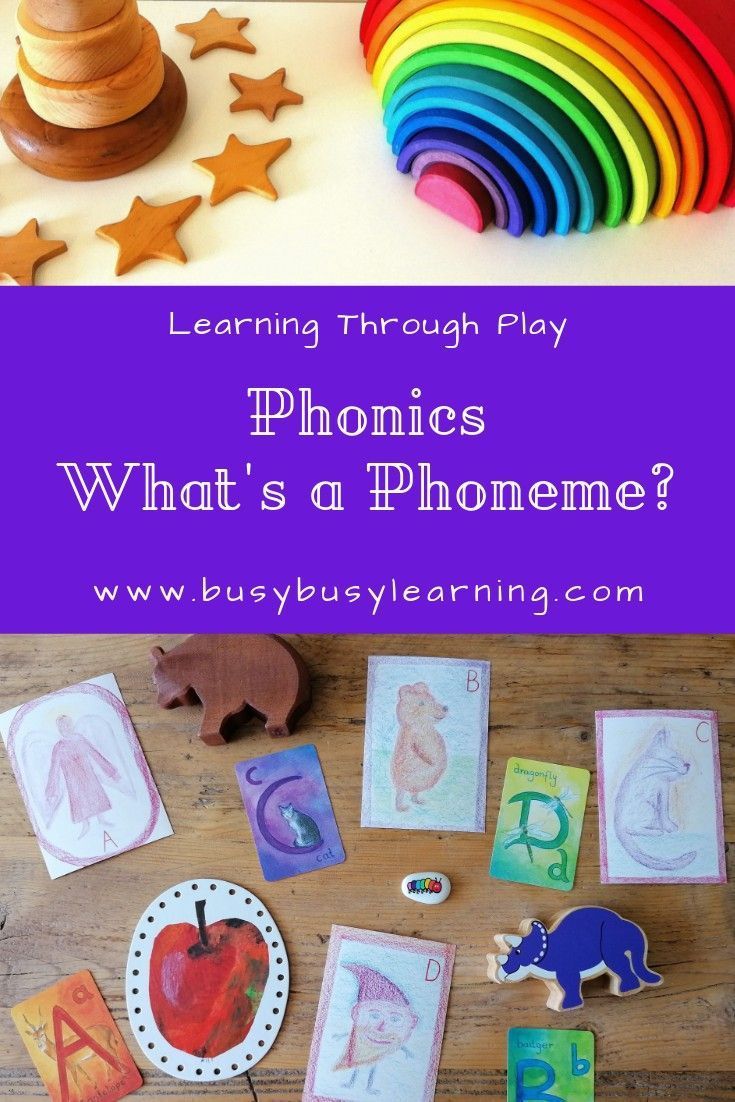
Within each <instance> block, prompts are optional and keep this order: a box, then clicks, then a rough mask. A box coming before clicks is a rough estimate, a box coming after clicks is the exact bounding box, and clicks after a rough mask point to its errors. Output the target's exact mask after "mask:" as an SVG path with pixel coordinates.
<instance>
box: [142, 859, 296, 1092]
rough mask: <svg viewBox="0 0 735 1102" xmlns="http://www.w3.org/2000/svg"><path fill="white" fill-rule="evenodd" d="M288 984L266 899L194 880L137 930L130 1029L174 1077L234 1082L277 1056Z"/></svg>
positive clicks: (151, 910)
mask: <svg viewBox="0 0 735 1102" xmlns="http://www.w3.org/2000/svg"><path fill="white" fill-rule="evenodd" d="M288 985H289V972H288V957H287V955H286V948H285V945H284V943H283V938H282V937H281V934H280V931H279V929H278V927H277V925H276V923H275V921H274V919H273V917H272V916H271V915H270V913H269V912H268V911H267V910H266V908H265V907H264V905H263V904H262V903H261V901H260V900H259V899H258V898H257V897H256V896H254V895H253V894H252V892H249V891H247V890H246V889H245V888H241V887H239V886H238V885H237V884H230V883H229V882H228V881H226V880H209V879H202V880H187V881H184V882H183V883H181V884H176V885H175V886H174V887H173V888H169V889H168V891H165V892H163V893H162V894H161V895H159V896H158V898H157V899H154V900H153V902H152V903H151V904H150V906H149V907H147V908H146V910H145V912H144V914H143V915H142V916H141V919H140V921H139V922H138V925H137V926H136V928H135V933H134V934H133V940H132V944H131V946H130V953H129V956H128V967H127V975H126V995H127V1004H128V1014H129V1017H130V1027H131V1029H132V1031H133V1033H134V1034H135V1037H136V1039H137V1041H138V1044H139V1045H140V1047H141V1049H142V1051H143V1053H144V1054H145V1055H146V1056H147V1057H148V1059H149V1060H151V1061H152V1062H153V1063H154V1064H156V1066H157V1067H160V1068H161V1070H162V1071H165V1072H167V1073H168V1074H169V1075H173V1076H175V1077H176V1078H178V1079H186V1080H189V1081H191V1082H202V1081H203V1082H214V1081H216V1080H218V1079H229V1078H231V1077H232V1076H233V1075H239V1074H240V1073H241V1072H244V1071H247V1070H248V1068H250V1067H252V1066H253V1064H256V1063H257V1062H258V1061H259V1060H260V1059H262V1057H263V1056H265V1054H266V1052H268V1050H269V1049H270V1047H271V1045H272V1044H273V1042H274V1041H275V1039H276V1036H277V1034H278V1030H279V1029H280V1027H281V1022H282V1021H283V1015H284V1012H285V1009H286V1001H287V999H288Z"/></svg>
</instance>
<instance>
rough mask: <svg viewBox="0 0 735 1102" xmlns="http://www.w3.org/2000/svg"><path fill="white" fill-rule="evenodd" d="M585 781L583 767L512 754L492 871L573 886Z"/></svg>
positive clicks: (587, 778) (542, 884) (541, 883)
mask: <svg viewBox="0 0 735 1102" xmlns="http://www.w3.org/2000/svg"><path fill="white" fill-rule="evenodd" d="M589 783H590V775H589V771H588V770H587V769H575V768H574V767H573V766H570V765H552V764H551V763H550V762H546V761H529V760H528V759H527V758H511V759H510V760H509V761H508V764H507V766H506V770H505V782H504V783H503V794H502V796H501V797H500V812H499V814H498V825H497V828H496V832H495V844H494V845H493V855H492V858H491V860H490V875H491V876H494V877H495V878H496V879H498V880H513V881H515V882H516V883H518V884H538V885H539V887H542V888H557V889H558V890H559V891H563V892H569V891H571V890H572V887H573V886H574V874H575V872H576V869H577V857H578V855H579V843H580V841H581V838H582V820H583V818H584V808H585V804H586V802H587V789H588V788H589Z"/></svg>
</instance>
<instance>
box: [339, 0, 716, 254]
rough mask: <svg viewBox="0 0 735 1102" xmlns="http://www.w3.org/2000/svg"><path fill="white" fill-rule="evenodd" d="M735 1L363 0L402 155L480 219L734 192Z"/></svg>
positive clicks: (404, 165) (583, 212)
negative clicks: (734, 9)
mask: <svg viewBox="0 0 735 1102" xmlns="http://www.w3.org/2000/svg"><path fill="white" fill-rule="evenodd" d="M732 3H733V0H728V3H727V4H724V6H723V0H367V4H366V7H365V11H364V15H363V21H362V29H361V37H362V42H363V47H364V51H365V57H366V61H367V67H368V69H369V71H370V72H371V73H372V75H373V82H374V84H375V85H376V88H377V90H378V93H379V95H380V98H381V101H382V106H383V110H384V123H385V127H386V131H387V135H388V140H389V142H390V144H391V146H392V148H393V152H394V153H395V155H396V159H397V166H398V168H399V169H400V170H401V171H402V172H405V173H411V174H412V175H413V177H414V178H415V179H416V181H417V183H416V193H417V195H419V197H420V198H423V199H425V200H426V201H427V202H429V203H431V204H432V205H433V206H436V207H439V208H440V209H442V210H443V211H445V213H447V214H451V215H453V216H454V217H455V218H457V219H458V220H460V221H462V222H464V223H465V224H467V225H469V226H471V227H472V228H474V229H476V230H482V229H484V228H485V226H486V225H487V224H488V223H489V222H490V221H494V222H495V224H496V225H498V226H502V227H504V228H506V229H507V230H509V232H510V233H512V234H515V235H519V234H521V233H523V231H524V229H525V228H526V227H528V226H530V227H531V228H532V229H533V230H534V232H536V233H538V234H545V233H547V232H549V231H551V230H555V231H556V232H557V233H561V234H566V233H568V232H569V231H570V230H572V229H573V228H576V229H577V230H581V231H582V232H588V231H589V230H591V229H592V227H593V226H594V225H595V223H596V222H597V221H598V220H599V221H601V222H603V223H604V224H606V225H608V226H617V225H618V224H619V223H620V222H622V221H623V220H627V221H629V222H631V223H633V224H638V223H641V222H643V221H644V219H645V218H646V217H647V215H648V214H649V212H650V213H652V214H654V215H657V216H659V217H666V216H667V215H669V214H671V213H673V212H675V213H678V214H689V213H691V212H692V211H694V210H698V211H703V212H709V211H712V210H714V209H715V208H716V207H717V206H718V204H720V203H723V204H725V205H728V206H735V21H733V20H732V19H728V18H727V16H726V15H725V13H724V8H726V7H728V6H732Z"/></svg>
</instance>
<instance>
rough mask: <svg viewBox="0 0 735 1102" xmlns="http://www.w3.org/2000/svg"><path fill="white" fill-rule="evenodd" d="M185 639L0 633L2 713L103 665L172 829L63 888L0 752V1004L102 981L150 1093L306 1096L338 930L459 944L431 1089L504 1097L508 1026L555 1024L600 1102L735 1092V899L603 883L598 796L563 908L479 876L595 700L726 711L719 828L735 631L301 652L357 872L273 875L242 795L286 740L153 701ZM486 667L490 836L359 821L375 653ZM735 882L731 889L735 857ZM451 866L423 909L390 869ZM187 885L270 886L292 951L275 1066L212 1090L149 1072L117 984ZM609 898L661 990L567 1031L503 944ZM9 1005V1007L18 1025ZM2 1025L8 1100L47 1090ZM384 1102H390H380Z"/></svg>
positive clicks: (302, 731)
mask: <svg viewBox="0 0 735 1102" xmlns="http://www.w3.org/2000/svg"><path fill="white" fill-rule="evenodd" d="M176 641H178V637H173V636H160V637H156V638H155V639H154V638H153V637H145V638H144V637H139V636H103V637H97V636H81V637H71V636H57V637H54V636H49V637H44V636H28V637H19V636H16V637H12V636H6V637H2V638H0V708H1V709H2V710H5V709H6V708H9V707H11V706H13V705H15V704H19V703H21V702H23V701H25V700H30V699H32V698H33V697H35V696H38V695H41V694H42V693H44V692H46V691H48V690H50V689H54V688H58V687H62V686H64V685H68V684H71V683H74V682H77V681H81V680H83V679H84V678H87V677H91V676H94V675H96V674H99V673H103V672H107V671H109V670H113V671H114V672H115V674H116V675H117V678H118V680H119V682H120V687H121V689H122V692H123V695H124V697H125V700H126V702H127V705H128V707H129V709H130V712H131V714H132V717H133V720H134V723H135V725H136V728H137V730H138V732H139V735H140V739H141V742H142V745H143V748H144V750H145V753H146V755H147V757H148V761H149V762H150V765H151V769H152V770H153V775H154V777H155V779H156V781H157V782H158V785H159V788H160V791H161V795H162V797H163V799H164V802H165V804H166V807H167V809H168V812H169V815H170V817H171V821H172V824H173V827H174V830H175V832H176V833H175V835H174V836H173V837H171V838H167V839H164V840H163V841H160V842H156V843H155V844H153V845H150V846H146V847H144V848H143V849H140V850H138V851H136V852H132V853H126V854H122V855H120V856H119V857H116V858H114V859H112V860H110V861H105V862H104V863H102V864H99V865H96V866H92V867H91V868H88V869H84V870H80V871H78V872H75V873H73V874H72V875H70V876H66V877H63V878H62V879H60V880H57V881H51V880H50V879H49V878H48V875H47V873H46V871H45V868H44V865H43V862H42V860H41V857H40V855H39V852H38V847H37V845H36V841H35V838H34V837H33V835H32V833H31V830H30V827H29V824H28V820H27V818H26V815H25V811H24V809H23V805H22V803H21V799H20V796H19V794H18V790H17V788H16V786H15V783H14V780H13V777H12V774H11V772H10V768H9V765H8V762H7V758H6V756H5V755H4V754H2V753H0V830H1V833H2V868H1V870H0V871H1V874H2V875H1V879H0V960H1V961H2V968H1V969H0V971H1V972H2V978H1V979H0V1003H2V1006H3V1007H5V1008H7V1007H10V1006H12V1005H13V1004H14V1003H16V1002H18V1001H19V1000H21V999H24V998H26V997H27V996H29V995H31V994H33V993H34V992H35V991H37V990H40V989H41V988H43V987H46V986H47V985H49V984H51V983H53V982H55V981H56V980H58V979H59V978H60V977H61V976H64V975H67V974H69V973H72V972H74V971H77V970H78V969H81V968H90V969H91V970H92V972H93V974H94V976H95V977H96V979H97V981H98V983H99V985H100V987H101V989H102V992H103V994H104V996H105V998H106V1000H107V1002H108V1004H109V1006H110V1007H111V1009H112V1012H113V1014H114V1015H115V1017H116V1019H117V1020H118V1021H119V1022H120V1024H121V1028H122V1030H123V1033H124V1035H125V1036H126V1038H127V1039H128V1040H129V1042H130V1044H131V1049H132V1051H133V1054H134V1056H135V1058H136V1060H137V1061H138V1063H139V1064H140V1066H141V1068H142V1071H143V1074H144V1076H145V1087H144V1088H143V1090H142V1091H141V1092H140V1093H141V1097H145V1098H147V1099H149V1100H150V1102H155V1100H158V1099H163V1098H166V1099H178V1100H181V1102H183V1100H185V1099H192V1098H198V1097H200V1096H203V1095H205V1094H208V1095H211V1096H219V1097H231V1098H236V1097H237V1098H246V1099H250V1098H251V1097H252V1099H256V1100H258V1102H266V1100H267V1102H287V1100H290V1099H299V1098H300V1097H301V1089H302V1081H303V1080H302V1076H303V1068H304V1065H305V1062H306V1057H307V1052H308V1048H309V1043H310V1039H311V1033H312V1026H313V1022H314V1014H315V1008H316V1002H317V998H318V995H319V988H320V984H321V978H322V970H323V966H324V960H325V956H326V952H327V941H328V938H329V931H330V926H331V924H332V923H333V922H339V923H344V924H347V925H351V926H361V927H367V928H369V929H376V930H389V931H392V932H396V933H402V934H410V935H413V936H416V937H426V938H432V939H436V940H446V941H452V942H455V943H456V945H457V962H456V967H455V972H454V982H453V985H452V993H451V999H450V1007H449V1017H448V1021H447V1030H446V1036H445V1041H444V1049H443V1055H442V1062H441V1071H440V1073H439V1085H438V1090H437V1099H440V1100H442V1102H449V1100H452V1102H456V1100H458V1099H484V1100H488V1102H495V1100H497V1102H500V1100H501V1099H504V1098H505V1072H504V1069H505V1052H506V1048H505V1046H506V1039H505V1035H506V1030H507V1029H508V1027H510V1026H514V1025H515V1026H524V1025H525V1026H531V1025H536V1026H543V1025H546V1026H561V1025H562V1024H563V1025H564V1026H569V1027H577V1028H583V1029H592V1030H594V1032H595V1034H596V1036H597V1061H598V1074H597V1097H598V1099H600V1100H604V1102H613V1100H615V1102H618V1100H620V1102H622V1100H623V1099H625V1102H643V1100H644V1099H646V1100H647V1099H657V1098H666V1099H669V1100H670V1102H692V1100H693V1099H707V1100H712V1102H714V1100H724V1099H732V1098H733V1097H735V1045H734V1044H733V1022H735V984H734V983H733V980H734V978H735V968H734V966H733V955H734V954H733V945H734V939H733V891H732V885H728V886H723V885H714V886H709V885H706V886H705V885H702V886H696V887H674V886H660V887H654V886H635V887H617V886H607V887H604V888H603V887H601V886H600V883H599V867H598V851H597V806H596V804H597V794H596V791H595V786H594V783H593V785H592V788H591V791H590V798H589V804H588V811H587V816H586V820H585V829H584V837H583V841H582V849H581V854H580V864H579V868H578V870H577V883H576V887H575V890H574V892H573V893H572V894H571V896H570V897H567V896H564V897H563V898H562V897H560V896H559V895H558V893H554V892H550V891H548V890H546V891H545V890H543V889H536V888H529V887H523V886H520V885H513V884H504V883H500V882H498V881H493V880H490V879H489V878H488V875H487V864H488V855H489V851H490V846H491V842H492V835H493V830H494V824H495V817H496V813H497V805H498V799H499V796H500V788H501V783H502V777H503V772H504V766H505V760H506V758H507V757H509V756H510V755H511V754H514V753H517V754H523V755H526V756H529V757H537V758H541V759H545V760H549V761H557V762H568V763H570V764H575V765H582V766H586V767H587V768H589V769H591V770H593V771H594V769H595V749H594V718H593V713H594V710H595V708H623V707H635V708H654V707H658V708H680V707H684V706H686V707H692V708H714V709H716V710H717V711H718V712H719V716H720V745H721V752H722V770H723V778H722V779H723V787H724V797H725V825H726V830H728V829H729V830H730V831H731V830H732V827H733V821H734V820H735V691H734V690H735V685H734V681H735V676H734V675H735V640H734V639H733V638H732V637H716V638H697V637H686V636H682V637H674V636H671V637H636V636H623V637H610V636H597V637H553V636H546V637H538V638H534V637H531V636H518V637H492V636H488V637H474V636H451V637H448V636H433V637H428V636H422V637H399V636H394V637H386V636H378V637H368V636H304V637H301V638H298V639H293V640H292V642H294V643H295V644H296V645H297V646H298V647H299V649H300V650H301V652H302V654H303V655H304V657H305V658H306V660H307V662H308V663H309V666H310V668H311V670H312V674H313V682H314V708H313V710H312V712H311V713H310V714H309V715H308V717H306V719H305V721H304V722H303V724H302V726H301V727H300V728H299V730H298V733H297V734H296V736H295V738H294V739H293V740H292V743H291V744H292V745H295V744H298V743H300V742H303V741H313V742H315V743H316V745H317V747H318V749H319V754H320V757H321V760H322V763H323V766H324V771H325V774H326V777H327V783H328V785H329V787H330V791H331V794H332V799H333V802H334V807H335V812H336V815H337V820H338V822H339V824H340V827H341V830H342V836H343V839H344V843H345V848H346V850H347V855H348V856H347V861H346V862H345V864H343V865H340V866H337V867H334V868H331V869H328V870H324V872H323V873H313V874H310V875H306V876H301V877H296V878H293V879H290V880H283V881H281V882H280V883H276V884H266V883H264V881H263V878H262V876H261V873H260V867H259V865H258V860H257V856H256V854H255V850H254V848H253V845H252V842H251V837H250V830H249V828H248V825H247V821H246V818H245V815H244V812H243V808H242V805H241V802H240V796H239V793H238V789H237V784H236V782H235V774H234V765H235V763H236V762H237V761H238V760H241V759H242V758H244V757H246V756H251V755H253V756H254V755H257V754H263V753H266V752H268V751H269V750H272V749H274V748H275V747H274V746H273V744H272V742H271V741H270V740H269V739H268V737H267V736H266V735H265V734H264V733H263V732H262V729H260V730H259V729H258V726H257V725H254V726H253V728H252V729H245V730H244V731H243V733H242V735H241V736H240V737H238V738H236V739H235V741H233V742H232V743H230V744H229V745H228V746H226V747H221V748H219V747H218V748H210V747H207V746H204V745H202V744H201V743H200V742H199V741H198V740H197V738H196V728H197V723H198V719H199V714H198V711H197V710H196V709H179V710H176V711H171V712H164V711H161V710H159V709H158V708H157V707H156V703H155V698H154V694H153V691H152V687H151V683H150V679H149V672H148V662H147V655H148V651H149V649H150V646H151V645H152V643H154V642H155V643H161V644H162V645H163V646H164V647H168V646H170V645H172V644H173V643H174V642H176ZM375 653H383V654H407V653H408V654H425V655H453V656H457V657H460V656H461V657H476V658H489V659H491V660H492V663H493V685H492V697H491V709H490V715H491V728H490V758H491V764H490V778H489V800H488V817H487V825H488V833H487V834H485V835H463V834H440V835H437V834H431V833H416V832H407V831H406V832H403V831H401V832H399V831H387V830H361V829H360V789H361V780H362V770H361V756H362V745H363V724H364V709H365V675H366V664H367V657H368V655H369V654H375ZM729 864H730V870H729V871H730V877H731V878H732V873H733V870H732V863H731V862H729ZM415 869H438V870H441V871H444V872H446V873H448V874H449V875H450V876H451V878H452V880H453V882H454V891H453V894H452V896H451V898H450V900H449V901H448V902H447V903H446V904H445V905H443V906H442V907H438V908H424V909H422V908H420V907H418V906H416V905H414V904H412V903H409V902H408V901H406V900H405V899H403V897H402V896H401V895H400V892H399V883H400V879H401V877H402V876H403V875H404V874H405V873H406V872H409V871H411V870H415ZM193 876H197V877H198V876H214V877H224V878H227V879H230V880H234V881H236V882H239V883H242V884H245V885H247V886H249V887H251V888H252V889H253V891H255V892H256V893H258V894H259V895H261V896H262V898H263V900H264V901H265V902H266V903H267V905H268V906H269V907H270V908H271V910H272V911H273V912H274V915H275V917H276V919H277V921H278V923H279V925H280V927H281V929H282V931H283V933H284V935H285V937H286V940H287V944H288V948H289V953H290V959H291V968H292V988H291V998H290V1001H289V1004H288V1012H287V1016H286V1021H285V1024H284V1027H283V1030H282V1032H281V1034H280V1036H279V1038H278V1040H277V1042H276V1045H275V1046H274V1048H273V1050H272V1051H271V1053H270V1054H269V1055H268V1056H267V1057H266V1059H265V1060H264V1061H263V1062H262V1063H261V1064H259V1065H258V1066H257V1067H256V1068H255V1069H254V1070H253V1072H252V1073H251V1075H250V1077H249V1079H248V1077H244V1078H238V1079H233V1080H230V1081H229V1082H228V1083H222V1084H217V1086H216V1087H215V1086H212V1087H206V1086H196V1085H194V1084H191V1085H189V1084H181V1083H179V1082H178V1081H177V1080H175V1079H171V1078H169V1077H167V1076H166V1075H164V1074H162V1073H161V1072H159V1071H156V1070H152V1069H151V1068H150V1067H148V1065H147V1063H146V1061H145V1059H144V1058H143V1057H142V1056H141V1054H140V1052H139V1050H138V1048H137V1045H135V1044H134V1042H133V1041H132V1039H131V1035H130V1030H129V1028H128V1022H127V1018H126V1011H125V1002H124V997H123V974H124V968H125V960H126V956H127V951H128V942H129V939H130V935H131V932H132V930H133V928H134V926H135V923H136V922H137V920H138V917H139V915H140V913H141V911H142V910H143V908H144V907H145V906H146V905H147V904H148V903H149V902H150V900H151V899H153V897H154V896H156V895H157V894H158V892H160V891H161V890H163V889H164V888H166V887H168V886H170V885H172V884H174V883H176V882H177V881H178V880H184V879H187V878H189V877H193ZM568 898H569V901H570V902H571V904H584V903H604V904H606V905H608V906H611V907H613V908H617V909H619V910H621V911H623V912H624V913H625V914H626V915H627V916H628V917H630V918H632V919H634V921H636V922H639V923H640V924H641V925H642V926H643V927H644V929H645V930H646V931H647V933H648V936H649V940H650V946H651V948H650V961H651V964H652V966H653V967H654V968H656V969H659V970H660V971H661V972H662V973H663V975H664V977H665V985H664V987H663V988H661V989H656V990H650V991H648V992H646V993H645V994H642V995H639V996H635V997H634V998H631V999H628V1000H626V1001H625V1002H622V1001H620V1000H618V999H614V998H611V997H608V996H607V995H605V994H604V993H603V990H602V982H601V981H594V982H593V983H592V984H590V985H588V987H587V991H586V999H587V1001H586V1004H585V1007H584V1009H583V1010H582V1011H581V1012H579V1013H572V1014H570V1015H569V1016H564V1017H563V1018H560V1017H559V1016H558V1015H555V1014H553V1013H552V1012H550V1011H547V1010H545V1008H544V1005H543V1004H544V992H543V989H541V988H540V986H539V985H538V984H535V983H527V984H522V985H519V986H517V987H509V988H506V989H501V988H498V987H496V986H494V985H492V984H490V983H489V982H488V981H487V980H486V979H485V954H486V953H487V952H488V951H489V949H490V947H491V939H492V935H493V933H496V932H498V931H501V930H505V929H509V930H513V929H515V928H516V926H517V924H518V921H519V919H520V918H521V917H523V916H527V915H532V914H537V915H539V917H548V916H549V915H550V914H551V913H553V912H554V911H555V910H556V909H559V907H560V905H564V904H566V903H567V901H568ZM5 1014H7V1011H5ZM4 1022H5V1028H4V1029H3V1030H2V1033H1V1034H0V1097H4V1098H8V1097H10V1098H16V1099H36V1098H43V1097H46V1095H45V1094H44V1092H43V1089H42V1087H41V1086H40V1081H39V1079H38V1077H37V1075H36V1073H35V1070H34V1069H33V1068H32V1067H31V1066H30V1061H29V1059H28V1057H27V1055H26V1052H25V1050H24V1048H23V1045H22V1044H21V1041H20V1038H19V1036H18V1035H17V1034H16V1032H15V1030H14V1029H13V1027H12V1025H11V1023H10V1019H9V1017H7V1016H6V1017H5V1018H4ZM383 1102H394V1100H392V1099H389V1098H387V1097H384V1098H383Z"/></svg>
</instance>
